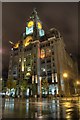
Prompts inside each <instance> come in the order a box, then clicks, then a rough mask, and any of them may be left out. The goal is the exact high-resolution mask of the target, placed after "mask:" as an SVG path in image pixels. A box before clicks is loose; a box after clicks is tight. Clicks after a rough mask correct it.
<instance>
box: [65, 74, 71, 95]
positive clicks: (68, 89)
mask: <svg viewBox="0 0 80 120" xmlns="http://www.w3.org/2000/svg"><path fill="white" fill-rule="evenodd" d="M63 78H64V79H66V81H65V82H66V83H67V84H66V85H65V91H66V90H67V93H66V94H67V95H70V87H69V81H68V80H67V78H68V73H67V72H65V73H63ZM67 87H68V88H67Z"/></svg>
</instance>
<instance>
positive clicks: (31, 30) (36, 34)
mask: <svg viewBox="0 0 80 120" xmlns="http://www.w3.org/2000/svg"><path fill="white" fill-rule="evenodd" d="M26 35H27V36H28V35H32V36H33V40H36V39H39V38H40V37H42V36H44V35H45V33H44V30H43V29H42V22H41V21H40V19H39V17H38V15H37V11H36V9H33V12H32V14H31V16H30V19H29V20H28V21H27V26H26Z"/></svg>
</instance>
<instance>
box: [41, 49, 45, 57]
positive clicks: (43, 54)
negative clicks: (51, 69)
mask: <svg viewBox="0 0 80 120" xmlns="http://www.w3.org/2000/svg"><path fill="white" fill-rule="evenodd" d="M41 58H42V59H43V58H45V51H44V49H42V50H41Z"/></svg>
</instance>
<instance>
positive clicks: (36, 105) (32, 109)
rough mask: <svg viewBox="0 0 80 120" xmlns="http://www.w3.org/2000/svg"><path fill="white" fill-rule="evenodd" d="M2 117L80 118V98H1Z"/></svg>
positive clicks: (68, 119) (72, 119)
mask: <svg viewBox="0 0 80 120" xmlns="http://www.w3.org/2000/svg"><path fill="white" fill-rule="evenodd" d="M2 103H3V105H2V110H3V112H2V113H3V118H28V119H30V118H33V119H35V118H37V119H39V118H41V119H42V120H43V119H46V120H48V119H50V118H51V119H55V118H57V119H58V118H59V119H61V120H62V119H64V118H66V120H77V119H78V120H80V98H79V97H78V98H62V99H46V98H45V99H42V100H40V99H37V98H36V99H20V98H19V99H13V98H6V99H4V98H3V100H2Z"/></svg>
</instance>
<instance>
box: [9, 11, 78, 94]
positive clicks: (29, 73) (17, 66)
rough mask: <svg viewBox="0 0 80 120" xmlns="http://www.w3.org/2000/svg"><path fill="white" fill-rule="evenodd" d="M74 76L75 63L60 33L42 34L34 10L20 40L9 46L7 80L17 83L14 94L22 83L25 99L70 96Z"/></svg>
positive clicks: (40, 25) (72, 91)
mask: <svg viewBox="0 0 80 120" xmlns="http://www.w3.org/2000/svg"><path fill="white" fill-rule="evenodd" d="M11 44H13V43H12V42H11ZM76 77H77V66H76V63H75V62H74V61H73V60H72V58H71V57H70V55H69V54H68V53H67V52H66V50H65V44H64V41H63V37H62V36H61V34H60V32H59V31H58V30H56V29H55V28H52V29H50V30H49V31H48V32H45V31H44V30H43V27H42V22H41V21H40V19H39V17H38V15H37V12H36V10H35V9H34V10H33V13H32V14H31V16H30V19H29V20H28V21H27V26H26V29H25V32H24V33H23V35H22V39H21V40H20V41H18V42H17V43H16V44H13V45H12V48H11V53H10V62H9V72H8V81H12V82H14V81H16V89H17V95H18V94H19V93H21V90H22V89H23V88H22V85H21V84H22V83H23V81H25V82H24V87H25V84H26V85H27V87H26V95H27V96H31V95H41V94H42V95H46V94H48V95H49V94H51V95H59V96H61V95H64V96H65V95H67V96H69V95H72V94H74V93H75V92H76V89H75V80H76Z"/></svg>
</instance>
